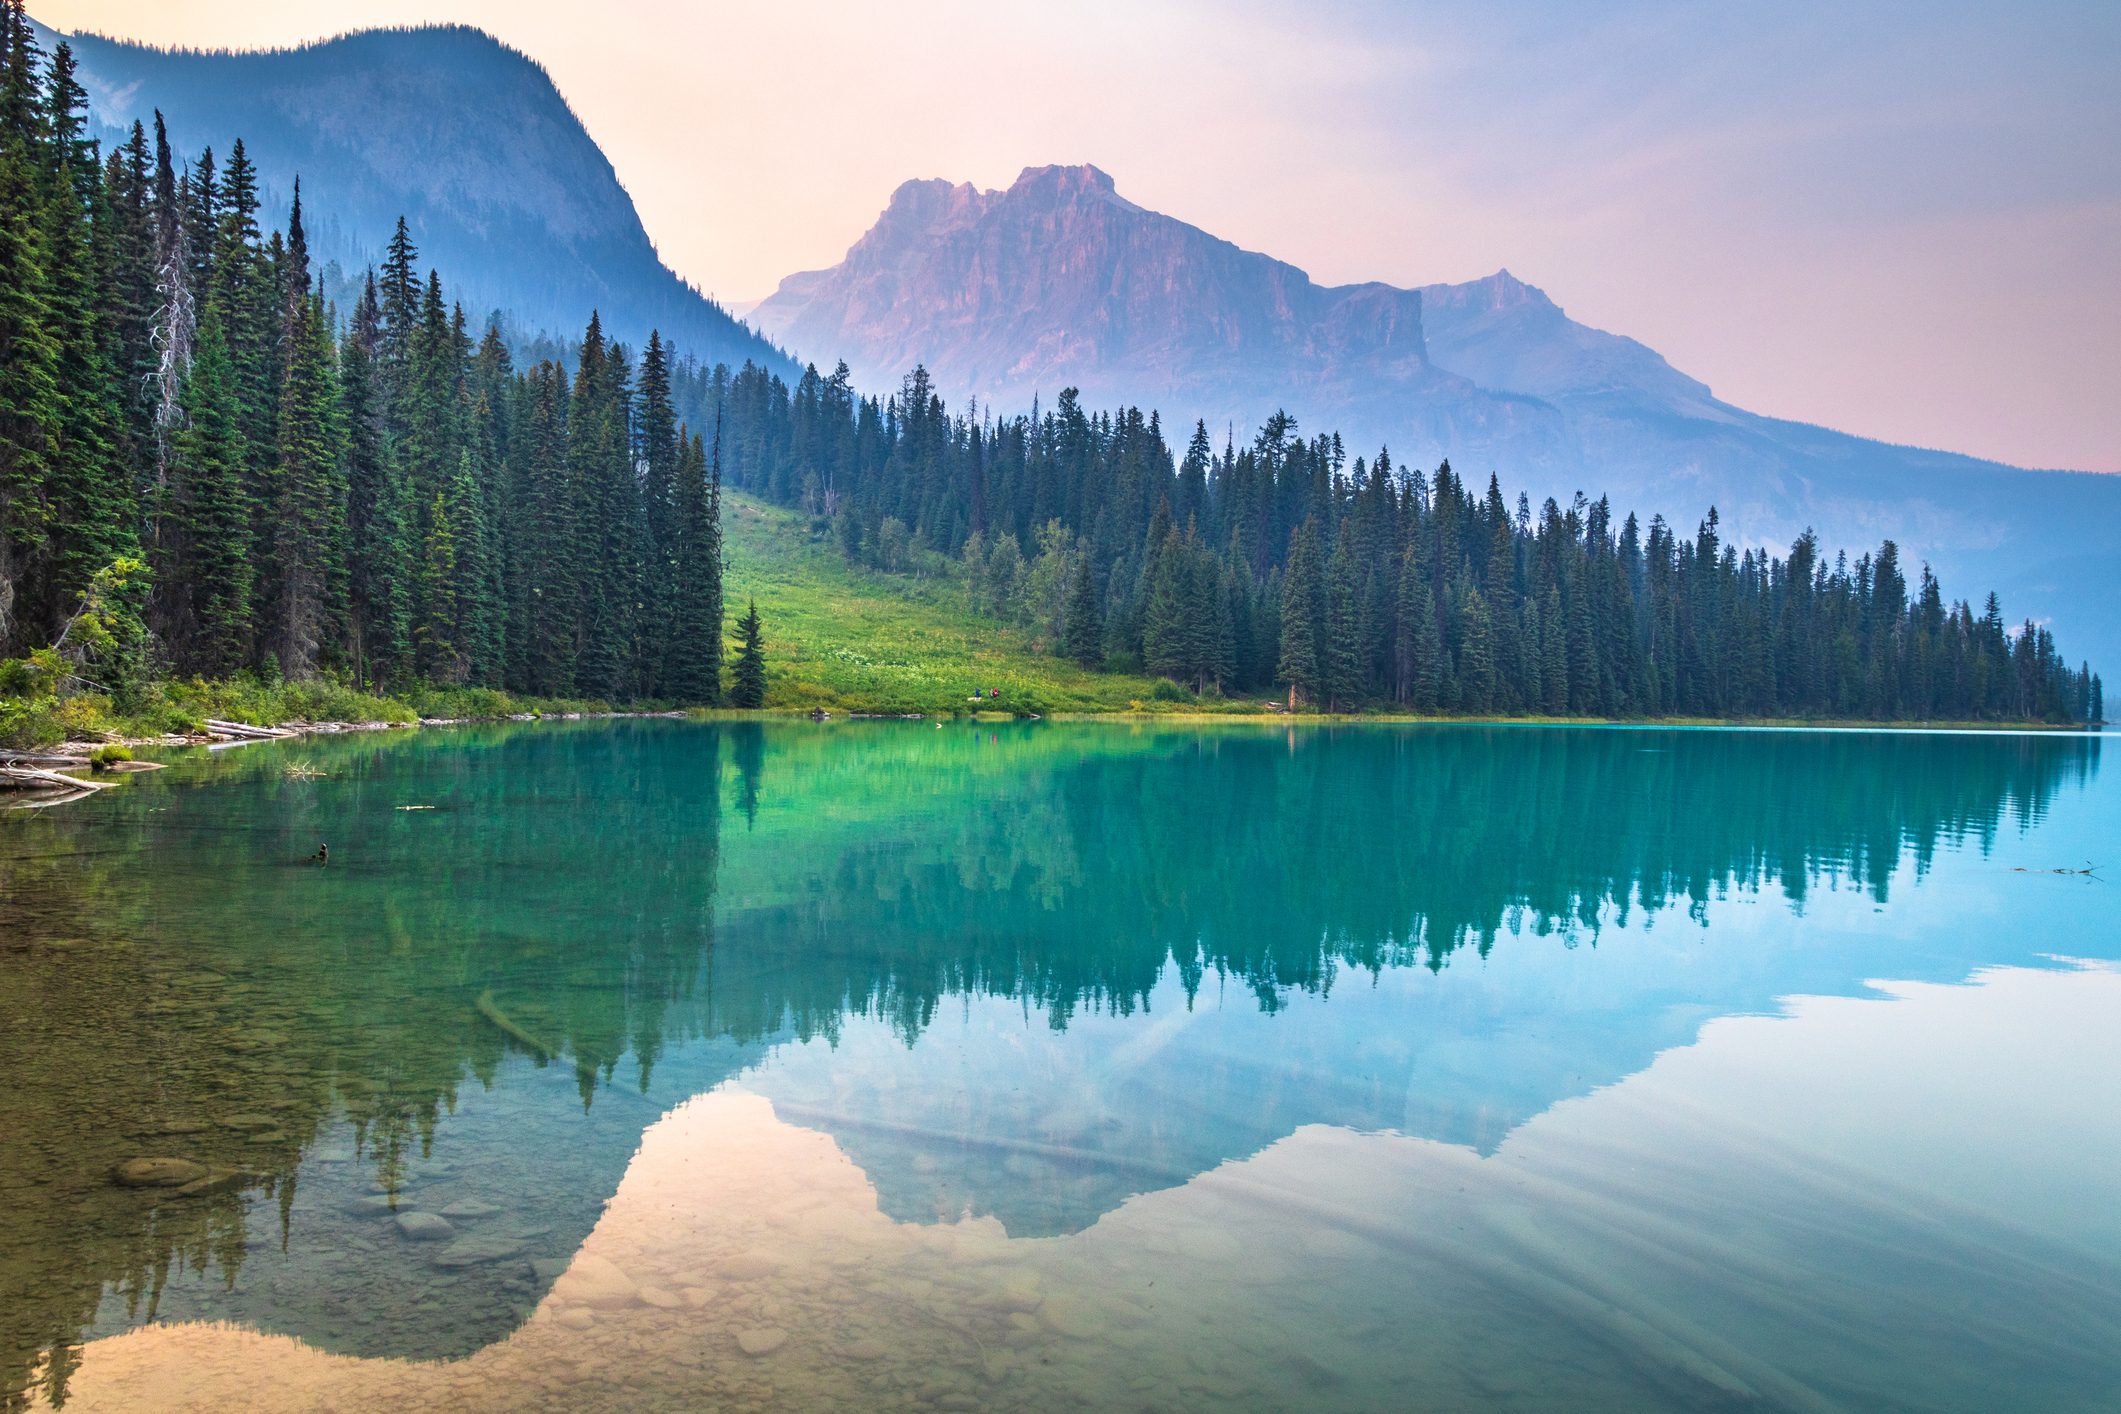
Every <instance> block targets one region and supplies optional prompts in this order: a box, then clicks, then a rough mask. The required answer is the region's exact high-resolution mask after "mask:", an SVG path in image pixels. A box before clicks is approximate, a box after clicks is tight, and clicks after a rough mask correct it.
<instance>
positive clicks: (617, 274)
mask: <svg viewBox="0 0 2121 1414" xmlns="http://www.w3.org/2000/svg"><path fill="white" fill-rule="evenodd" d="M59 38H61V36H57V35H54V34H52V33H50V32H46V33H45V34H44V36H43V39H42V43H43V47H44V48H45V49H46V50H47V51H48V50H50V49H51V48H52V47H53V46H54V44H55V43H56V42H57V40H58V39H59ZM64 38H65V39H66V41H67V43H68V44H69V46H70V47H71V48H72V50H73V53H74V58H75V61H76V63H77V65H78V66H79V67H78V70H77V77H78V80H79V82H80V83H81V86H82V87H83V88H84V89H85V90H86V91H87V93H88V101H89V111H90V113H91V115H92V117H93V119H94V120H95V121H96V123H97V126H98V131H99V132H100V133H101V135H102V136H103V137H104V138H105V139H106V143H107V144H108V143H115V142H122V141H123V135H124V133H125V132H126V131H127V130H128V129H130V127H131V125H132V124H133V122H135V121H136V120H137V121H139V122H142V123H144V124H146V125H147V126H149V127H152V126H153V123H154V114H155V112H156V111H157V110H158V109H159V110H160V111H161V112H162V114H163V116H164V119H165V121H166V124H167V126H168V130H169V136H170V141H171V143H172V144H173V145H174V146H175V147H176V149H177V151H178V152H180V153H181V154H183V155H184V157H185V158H186V160H196V159H197V158H198V156H199V154H200V153H201V151H202V150H204V149H207V148H211V149H212V150H213V154H214V157H215V159H216V161H217V162H219V163H222V164H225V163H226V162H227V160H228V157H229V152H228V148H227V144H228V142H229V141H230V140H231V136H232V135H235V134H241V135H242V136H243V137H244V138H246V139H247V141H248V145H249V147H248V155H249V159H250V161H251V162H252V163H253V164H255V166H256V169H257V171H256V180H257V184H258V192H259V196H260V198H261V200H262V201H263V202H264V204H265V205H266V206H267V207H268V208H270V209H275V210H284V209H285V207H286V206H287V204H288V202H289V200H290V199H291V198H292V196H293V184H294V179H295V177H296V176H297V175H299V176H300V177H301V179H302V189H303V194H304V196H305V197H306V199H307V205H308V208H309V210H310V211H312V212H314V213H316V217H315V219H313V220H312V221H311V222H310V229H309V232H308V235H309V242H310V254H311V258H312V260H313V261H314V262H315V263H316V265H317V267H318V269H319V272H320V273H327V272H328V271H329V270H330V267H332V266H334V265H336V266H337V267H338V272H339V273H341V275H342V279H341V281H340V282H339V284H338V287H337V288H333V289H332V290H331V293H332V294H334V295H335V296H337V297H339V298H340V299H341V300H342V301H343V302H344V303H346V304H347V305H349V306H350V305H351V303H352V299H353V296H354V294H355V290H354V289H353V287H352V282H353V281H354V279H355V278H356V277H357V276H358V274H359V272H360V271H361V269H362V268H363V267H364V266H367V265H371V264H377V263H380V262H381V261H382V259H383V257H384V254H385V251H384V241H385V239H386V238H387V237H388V236H389V235H390V232H391V230H392V227H393V225H394V224H395V222H396V221H397V218H398V217H400V216H403V217H404V218H405V219H406V223H407V225H408V227H409V229H410V232H411V235H412V238H413V240H414V241H415V242H416V243H417V244H418V245H419V247H420V249H421V251H422V252H423V253H424V254H425V255H426V257H427V258H428V259H429V260H431V261H433V262H435V263H436V264H438V265H439V266H441V268H443V269H445V270H447V271H449V273H450V282H451V290H452V292H453V293H454V294H455V295H457V296H458V297H459V298H461V299H462V300H463V301H464V303H465V307H466V308H467V309H469V310H470V311H471V313H472V315H473V318H474V320H475V322H476V323H477V324H478V325H479V326H480V327H482V328H483V327H484V325H485V323H486V321H487V319H488V316H489V315H490V314H491V313H492V312H493V311H496V310H499V311H501V312H502V313H503V314H504V315H506V316H507V317H508V319H509V320H510V321H511V323H512V325H513V326H514V330H512V331H511V332H514V331H521V333H523V334H527V335H535V334H538V333H540V332H549V333H553V334H559V335H563V336H564V335H567V334H570V333H573V332H576V331H579V329H580V328H581V322H582V317H583V312H584V311H585V310H589V309H595V310H598V311H599V312H600V313H601V314H602V315H603V317H604V326H605V329H606V330H607V331H608V332H609V333H610V334H611V335H612V336H613V337H615V338H619V339H623V340H625V341H626V342H627V343H629V344H631V345H633V346H634V347H636V348H638V347H640V346H641V345H642V344H644V343H645V342H646V341H647V338H648V334H649V331H650V330H651V329H659V330H661V332H662V335H663V339H664V342H665V343H666V344H669V345H672V346H674V347H677V348H681V349H683V350H684V351H685V352H687V353H689V354H691V355H693V356H694V357H697V358H700V359H702V360H705V361H707V362H709V363H716V362H726V363H729V364H731V365H732V366H735V365H740V364H742V363H743V362H744V360H746V359H751V360H753V361H756V362H758V363H761V364H766V365H772V364H775V363H776V362H778V361H779V360H780V358H781V356H780V354H779V353H778V352H777V351H776V350H775V349H774V348H773V347H772V346H771V345H769V344H768V343H767V342H766V341H765V340H763V339H761V338H760V337H758V336H757V335H756V334H754V333H753V332H752V331H751V330H750V329H748V328H747V327H745V326H744V325H743V324H742V323H740V322H739V321H737V320H735V319H732V318H731V317H730V316H729V315H728V314H727V313H726V312H725V311H724V310H723V309H722V308H721V307H720V306H719V305H717V304H716V303H714V302H713V301H712V300H710V299H708V298H706V297H705V296H703V295H702V294H701V293H700V292H699V291H698V290H696V289H694V288H693V287H692V286H690V285H689V284H687V283H686V282H685V281H683V280H682V279H680V278H679V277H678V276H677V275H675V274H673V273H672V272H671V271H670V270H669V269H668V268H667V267H666V266H665V265H664V264H663V262H662V259H661V257H660V256H658V255H657V253H656V250H655V246H654V245H653V243H652V242H651V241H650V240H649V238H648V233H647V231H646V230H644V229H643V228H642V226H641V219H640V216H639V214H638V213H637V212H636V211H635V210H634V205H633V199H632V198H631V197H630V196H628V195H627V193H626V190H625V188H624V187H623V186H621V185H620V184H619V180H618V176H617V174H616V173H615V172H614V171H613V170H612V166H611V163H610V161H609V160H607V159H606V158H605V156H604V154H603V152H602V151H601V150H600V149H599V148H598V147H597V145H596V143H595V141H594V140H593V139H592V138H591V137H590V135H589V134H588V132H587V131H585V130H584V129H583V127H582V124H581V121H580V120H579V119H578V118H576V116H575V114H574V112H573V110H572V109H570V108H569V107H568V104H567V101H566V99H565V98H564V97H562V96H561V94H560V93H559V91H558V90H557V89H556V88H554V87H553V84H552V80H551V79H550V78H549V77H548V76H547V75H546V73H545V70H544V69H543V68H542V67H540V66H539V65H538V64H537V63H536V62H535V61H533V60H531V59H530V58H528V57H526V56H525V55H523V54H520V53H518V52H517V51H515V50H514V49H511V48H509V47H508V46H506V45H504V44H502V43H500V42H499V41H498V40H496V39H494V38H492V37H491V36H490V35H487V34H485V33H484V32H482V31H480V30H477V29H473V28H470V27H468V26H462V25H446V26H422V27H418V28H412V29H392V30H366V31H362V32H360V33H357V34H349V35H344V36H341V37H339V38H336V39H331V40H326V41H324V42H321V43H317V44H307V45H303V46H301V47H299V48H294V49H285V50H274V51H247V52H241V53H208V52H199V51H193V50H162V49H153V48H149V47H147V46H145V45H139V44H129V43H124V42H121V41H117V40H111V39H104V38H100V37H98V36H95V35H88V34H83V35H72V36H64ZM791 376H792V370H791Z"/></svg>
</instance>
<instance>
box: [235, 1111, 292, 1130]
mask: <svg viewBox="0 0 2121 1414" xmlns="http://www.w3.org/2000/svg"><path fill="white" fill-rule="evenodd" d="M221 1127H222V1128H223V1129H278V1128H279V1127H280V1121H278V1120H276V1119H274V1118H273V1117H272V1116H271V1115H261V1114H240V1115H223V1116H221Z"/></svg>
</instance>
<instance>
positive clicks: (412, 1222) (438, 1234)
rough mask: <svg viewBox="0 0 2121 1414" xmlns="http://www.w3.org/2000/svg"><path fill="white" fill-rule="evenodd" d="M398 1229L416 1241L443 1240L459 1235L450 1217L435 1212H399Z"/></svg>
mask: <svg viewBox="0 0 2121 1414" xmlns="http://www.w3.org/2000/svg"><path fill="white" fill-rule="evenodd" d="M398 1231H399V1232H400V1233H402V1234H403V1235H404V1236H406V1237H407V1238H410V1239H411V1240H412V1241H414V1242H441V1241H444V1240H445V1239H447V1238H451V1237H455V1236H456V1235H457V1230H456V1229H455V1228H453V1227H451V1226H450V1225H449V1219H447V1218H443V1217H437V1216H436V1215H435V1214H433V1213H400V1214H398Z"/></svg>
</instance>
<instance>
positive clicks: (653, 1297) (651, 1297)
mask: <svg viewBox="0 0 2121 1414" xmlns="http://www.w3.org/2000/svg"><path fill="white" fill-rule="evenodd" d="M634 1294H635V1295H636V1296H638V1297H640V1298H641V1301H642V1303H643V1304H645V1305H649V1306H654V1307H656V1308H657V1309H659V1310H663V1311H675V1310H676V1309H677V1308H678V1307H680V1306H682V1305H684V1304H685V1303H684V1302H683V1301H682V1300H680V1299H679V1297H678V1295H677V1293H676V1292H672V1291H665V1290H663V1288H661V1287H660V1286H644V1287H642V1288H641V1289H640V1290H639V1291H637V1292H635V1293H634Z"/></svg>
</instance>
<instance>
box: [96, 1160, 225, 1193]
mask: <svg viewBox="0 0 2121 1414" xmlns="http://www.w3.org/2000/svg"><path fill="white" fill-rule="evenodd" d="M210 1172H211V1170H209V1169H208V1168H207V1167H206V1165H204V1164H202V1163H197V1162H194V1161H193V1160H191V1159H171V1158H152V1159H127V1160H126V1161H125V1162H124V1163H122V1164H119V1165H118V1166H117V1167H116V1168H114V1169H112V1170H111V1171H110V1176H111V1182H113V1183H116V1184H118V1185H120V1186H121V1187H125V1188H181V1187H183V1186H184V1185H185V1184H187V1183H197V1182H198V1181H199V1180H200V1179H202V1178H205V1177H206V1176H207V1174H208V1173H210Z"/></svg>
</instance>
